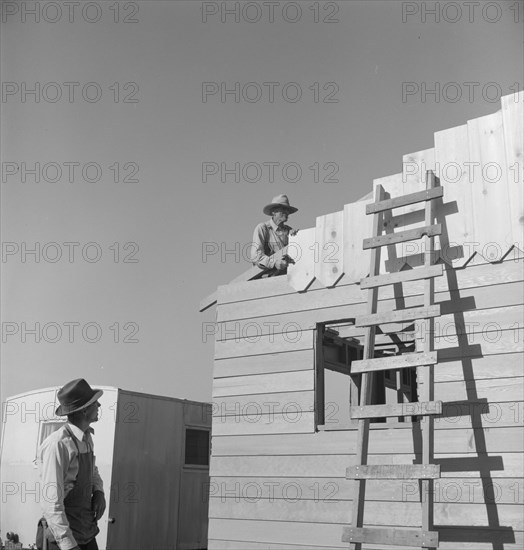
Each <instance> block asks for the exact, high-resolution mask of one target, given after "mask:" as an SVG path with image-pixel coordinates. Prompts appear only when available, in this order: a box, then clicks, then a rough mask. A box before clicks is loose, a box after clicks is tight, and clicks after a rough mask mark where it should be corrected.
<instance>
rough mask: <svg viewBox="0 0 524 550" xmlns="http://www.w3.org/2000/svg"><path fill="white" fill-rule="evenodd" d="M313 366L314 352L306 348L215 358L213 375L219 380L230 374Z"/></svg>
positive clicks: (259, 372)
mask: <svg viewBox="0 0 524 550" xmlns="http://www.w3.org/2000/svg"><path fill="white" fill-rule="evenodd" d="M313 367H314V364H313V354H312V353H311V350H309V349H306V350H298V351H290V352H288V353H278V354H273V353H268V354H266V355H252V356H248V357H233V358H228V359H215V363H214V372H213V376H214V378H215V380H218V379H220V378H225V377H229V376H242V375H257V374H270V373H278V372H291V371H301V370H311V369H313Z"/></svg>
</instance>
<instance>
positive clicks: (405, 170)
mask: <svg viewBox="0 0 524 550" xmlns="http://www.w3.org/2000/svg"><path fill="white" fill-rule="evenodd" d="M428 170H433V171H434V170H435V149H434V148H430V149H423V150H421V151H416V152H415V153H408V154H407V155H403V156H402V193H401V194H402V195H407V194H411V193H414V192H416V191H421V190H423V189H424V190H425V189H427V181H426V177H427V172H428ZM418 208H419V205H418V204H414V205H410V206H408V207H406V208H404V209H402V210H401V211H400V212H401V213H402V214H408V213H410V212H413V211H414V210H417V209H418Z"/></svg>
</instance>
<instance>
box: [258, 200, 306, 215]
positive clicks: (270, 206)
mask: <svg viewBox="0 0 524 550" xmlns="http://www.w3.org/2000/svg"><path fill="white" fill-rule="evenodd" d="M273 208H285V209H286V210H287V211H288V212H289V213H290V214H294V213H295V212H298V208H295V207H294V206H286V205H285V204H280V203H278V202H273V203H271V204H268V205H267V206H264V210H263V212H264V214H265V215H266V216H271V210H273Z"/></svg>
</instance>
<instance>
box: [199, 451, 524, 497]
mask: <svg viewBox="0 0 524 550" xmlns="http://www.w3.org/2000/svg"><path fill="white" fill-rule="evenodd" d="M352 451H355V449H352ZM368 459H369V464H386V463H388V464H416V463H418V464H420V460H421V457H420V455H418V456H416V455H414V454H410V453H404V454H399V453H395V454H392V455H387V454H374V455H369V457H368ZM435 462H436V463H437V464H439V465H440V472H441V476H442V478H441V479H445V478H478V477H480V476H484V477H486V478H488V476H489V477H490V478H493V479H504V478H522V477H524V463H523V461H522V456H521V455H520V454H519V453H498V452H495V453H493V455H491V456H487V455H485V454H482V455H480V456H477V455H476V454H471V453H470V454H447V453H438V454H436V455H435ZM356 464H357V462H356V455H354V454H328V455H323V454H318V455H315V454H313V455H281V456H271V455H267V456H213V457H212V459H211V470H210V472H211V475H212V476H215V477H228V476H242V477H264V476H269V477H283V478H286V477H293V476H296V475H297V473H300V476H302V477H309V478H326V479H328V478H335V479H337V478H345V472H346V468H347V467H348V466H351V465H356ZM519 498H520V497H519Z"/></svg>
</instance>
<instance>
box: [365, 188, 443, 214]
mask: <svg viewBox="0 0 524 550" xmlns="http://www.w3.org/2000/svg"><path fill="white" fill-rule="evenodd" d="M443 195H444V188H443V187H434V188H433V189H428V190H424V191H417V192H416V193H410V194H409V195H402V196H400V197H394V198H392V199H387V200H385V201H380V202H374V203H371V204H368V205H366V214H375V213H376V212H384V210H391V209H392V208H400V207H401V206H408V205H410V204H416V203H417V202H424V201H430V200H433V199H438V198H440V197H442V196H443Z"/></svg>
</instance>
